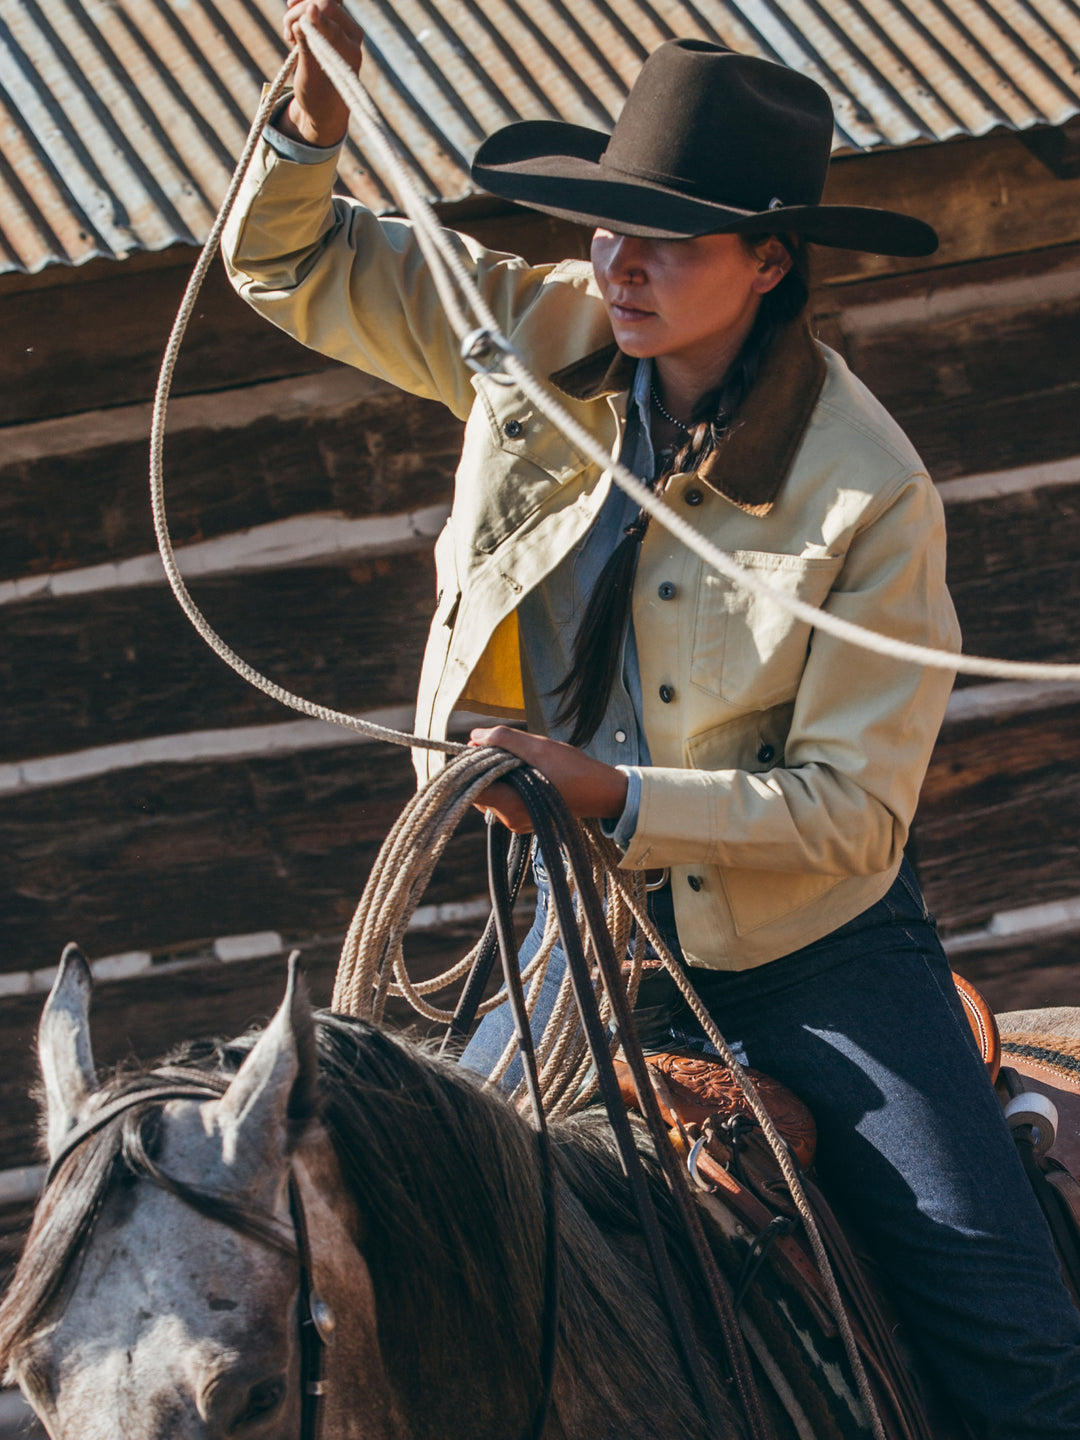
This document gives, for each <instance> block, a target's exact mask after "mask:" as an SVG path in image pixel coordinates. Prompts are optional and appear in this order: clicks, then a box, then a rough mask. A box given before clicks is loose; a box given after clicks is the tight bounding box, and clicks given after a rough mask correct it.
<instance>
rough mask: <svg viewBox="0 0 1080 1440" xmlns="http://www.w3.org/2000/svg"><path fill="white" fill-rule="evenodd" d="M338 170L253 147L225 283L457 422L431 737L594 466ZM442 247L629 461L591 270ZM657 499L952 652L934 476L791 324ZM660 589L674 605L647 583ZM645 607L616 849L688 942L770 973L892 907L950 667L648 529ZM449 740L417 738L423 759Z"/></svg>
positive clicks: (513, 708) (468, 689)
mask: <svg viewBox="0 0 1080 1440" xmlns="http://www.w3.org/2000/svg"><path fill="white" fill-rule="evenodd" d="M333 174H334V159H333V158H328V159H327V160H326V161H325V162H324V163H322V164H318V165H298V164H295V163H293V162H291V161H288V160H285V159H282V158H281V157H280V156H278V155H277V154H275V153H274V152H273V151H272V150H271V149H270V148H269V147H268V146H266V145H263V146H261V147H260V149H259V151H258V152H257V154H256V156H255V159H254V161H253V163H252V168H251V171H250V173H249V176H248V178H247V180H246V182H245V184H244V188H243V190H242V192H241V196H240V200H239V203H238V206H237V209H236V211H235V214H234V216H233V218H232V220H231V222H230V224H229V227H228V230H227V232H226V236H225V240H224V242H223V248H224V252H225V256H226V264H227V266H228V269H229V274H230V276H231V279H232V282H233V284H234V285H235V287H236V289H237V290H238V291H239V293H240V294H241V295H242V296H243V297H244V298H245V299H246V300H247V301H248V302H249V303H250V304H251V305H253V306H254V307H255V308H256V309H257V310H259V311H260V312H261V313H262V314H263V315H265V316H266V317H267V319H269V320H272V321H273V322H274V323H275V324H277V325H279V326H281V327H282V328H283V329H285V330H287V331H288V332H289V333H290V334H292V335H295V336H296V337H297V338H298V339H300V340H301V341H303V342H304V343H305V344H306V345H310V346H311V347H313V348H314V349H316V350H319V351H321V352H322V353H324V354H327V355H331V356H333V357H335V358H337V359H339V360H343V361H346V362H347V363H349V364H351V365H355V366H357V367H359V368H360V369H362V370H365V371H367V372H369V373H371V374H373V375H377V376H381V377H382V378H384V379H385V380H388V381H389V382H390V383H391V384H393V385H396V386H399V387H401V388H402V389H405V390H408V391H411V392H413V393H414V394H417V395H423V396H429V397H431V398H434V399H437V400H441V401H442V402H443V403H444V404H446V405H448V406H449V407H450V409H451V410H452V411H453V412H454V414H456V415H458V416H460V417H461V418H462V419H464V420H466V429H465V441H464V448H463V451H462V457H461V464H460V468H459V470H458V474H457V482H456V488H455V495H454V503H453V511H452V514H451V517H450V520H449V521H448V522H447V526H446V529H445V530H444V532H443V534H442V535H441V537H440V539H439V540H438V542H437V545H436V563H437V574H438V600H437V605H436V611H435V616H434V620H433V622H432V626H431V632H430V636H429V640H428V645H427V650H426V653H425V656H424V665H423V673H422V677H421V681H420V689H419V696H418V701H417V717H416V726H417V730H418V731H419V732H420V733H423V734H425V735H435V736H444V735H445V734H446V731H447V727H448V724H449V722H450V717H451V714H452V712H453V711H454V710H455V708H458V709H468V710H483V711H485V712H487V713H490V714H493V715H503V716H520V715H521V714H522V713H523V710H524V707H525V698H524V694H523V685H522V677H521V663H520V657H519V652H518V638H517V619H516V607H517V604H518V602H519V600H520V599H521V597H522V595H524V594H525V593H526V592H527V591H529V590H530V589H531V588H532V587H533V586H535V585H536V584H537V583H538V582H539V581H540V580H541V579H542V578H543V577H544V576H545V575H547V574H548V573H549V572H550V571H551V570H552V569H553V567H554V566H555V565H557V564H558V562H559V561H560V560H561V559H562V558H563V557H564V556H565V555H566V554H567V552H568V551H569V550H570V548H571V547H572V546H573V545H574V544H575V543H576V542H577V541H578V540H580V539H581V538H582V536H583V535H584V534H585V532H586V530H587V529H588V527H589V525H590V524H591V523H592V521H593V519H594V517H595V516H596V514H597V511H598V510H599V508H600V506H601V504H602V503H603V500H604V498H605V496H606V494H607V491H608V486H609V483H610V482H609V481H605V480H604V479H603V478H602V476H601V474H600V473H599V470H598V467H596V466H595V465H592V464H590V463H587V462H585V461H583V460H582V459H581V458H580V457H579V456H578V455H577V454H576V453H575V452H574V450H573V449H572V448H571V446H570V445H569V443H568V442H567V441H566V440H564V439H563V438H562V436H561V435H560V434H559V432H558V431H557V430H555V429H554V428H553V427H552V426H551V425H550V424H549V423H548V422H547V421H546V420H544V419H543V418H542V417H540V416H539V415H538V414H537V413H535V412H534V410H533V408H532V407H531V406H530V405H529V404H528V403H527V402H526V401H525V400H524V399H523V398H522V397H521V395H520V394H519V393H518V392H517V391H516V390H514V389H510V388H506V387H504V386H501V385H499V384H497V383H496V382H494V381H493V380H490V379H487V378H480V377H477V376H475V375H474V374H473V372H472V371H471V370H469V368H468V367H467V366H466V365H465V364H464V362H463V361H462V359H461V356H460V349H459V345H458V342H457V339H456V338H455V336H454V333H453V331H452V329H451V326H450V324H449V322H448V320H447V317H446V315H445V313H444V311H443V308H442V306H441V304H440V302H439V299H438V297H437V295H436V292H435V289H434V286H433V284H432V281H431V278H430V275H429V273H428V271H427V268H426V266H425V263H424V260H423V258H422V257H421V255H420V252H419V250H418V247H417V246H416V244H415V241H414V239H413V235H412V231H411V229H410V227H409V226H408V224H406V223H404V222H401V221H394V220H391V221H381V222H380V221H379V220H377V219H376V218H375V217H374V216H373V215H372V214H371V213H370V212H368V211H367V210H365V209H364V208H363V207H361V206H359V205H356V204H354V203H353V202H351V201H346V200H342V199H340V198H332V197H331V193H330V190H331V184H332V180H333ZM451 240H452V242H453V243H454V244H455V245H456V247H457V249H458V251H459V253H460V254H461V255H462V257H463V258H464V259H465V261H466V263H467V264H468V266H469V268H470V270H471V271H472V273H473V274H474V275H475V277H476V280H477V282H478V284H479V285H480V287H481V289H482V290H483V291H484V293H485V295H486V296H487V299H488V302H489V304H490V305H491V306H492V308H493V310H494V312H495V314H496V316H497V318H498V320H499V323H500V324H501V325H502V326H503V328H504V329H505V331H506V333H507V334H508V335H509V337H510V339H511V340H512V342H513V343H514V345H515V346H516V347H517V348H518V350H519V351H520V352H521V354H522V355H523V356H524V357H525V359H526V361H527V362H528V363H529V365H530V366H531V368H532V369H533V370H534V372H536V373H537V374H540V375H542V376H550V377H551V378H552V380H553V383H554V384H555V385H556V386H557V387H558V389H559V390H560V391H561V392H562V396H563V398H564V400H565V401H566V403H567V404H568V405H569V407H570V408H571V410H572V411H573V413H574V414H575V415H576V416H577V418H578V419H579V420H581V421H582V423H583V424H585V425H586V426H588V427H589V428H590V429H591V430H592V431H593V433H594V434H596V435H598V436H600V437H601V438H602V439H603V441H604V444H605V446H606V447H607V448H608V449H609V450H610V451H611V453H612V454H613V455H614V454H617V453H618V451H619V447H620V443H621V438H622V427H623V419H624V415H625V410H626V399H627V391H628V386H629V383H630V380H631V378H632V374H633V363H634V362H631V361H627V359H626V357H623V356H621V355H620V354H619V353H618V352H617V351H616V350H615V348H614V346H613V344H612V340H611V332H610V329H609V327H608V324H607V319H606V316H605V313H604V310H603V306H602V304H601V301H600V298H599V295H598V292H597V289H596V285H595V282H594V280H593V276H592V271H591V268H590V266H589V265H588V264H585V263H583V262H580V261H570V262H564V263H562V264H559V265H555V266H550V265H547V266H530V265H529V264H527V263H526V262H525V261H524V260H522V259H520V258H518V257H515V256H511V255H503V254H499V253H495V252H492V251H489V250H485V249H484V248H483V247H482V246H480V245H478V244H476V243H475V242H474V241H472V240H470V239H467V238H465V237H463V236H459V235H451ZM667 494H668V499H669V500H670V502H671V504H672V505H674V506H676V507H677V508H679V509H680V510H681V511H682V513H683V514H685V515H687V516H688V517H689V518H690V519H691V520H692V521H693V523H694V524H695V525H696V526H697V527H698V528H699V529H700V530H701V531H702V532H703V533H704V534H705V535H707V536H708V537H709V538H710V539H711V540H713V541H714V542H715V543H716V544H718V545H720V546H721V547H722V548H724V549H725V550H728V551H731V552H734V553H735V555H736V556H737V558H738V559H739V560H741V562H742V563H743V564H744V565H748V566H751V567H753V568H754V569H756V570H758V571H760V572H763V573H766V574H767V575H768V576H769V577H770V579H771V580H772V581H773V582H774V583H775V584H777V585H779V586H781V587H782V588H784V589H785V590H787V591H789V592H790V593H792V594H795V595H799V596H801V597H802V598H804V599H806V600H809V601H811V602H813V603H814V604H817V605H823V606H825V607H826V608H827V609H829V610H830V611H832V612H834V613H835V614H837V615H842V616H844V617H845V618H847V619H849V620H853V621H856V622H858V623H859V624H862V625H865V626H868V627H870V628H872V629H874V630H878V631H882V632H884V633H886V634H889V635H893V636H898V637H901V638H903V639H905V640H911V641H915V642H918V643H920V644H924V645H930V646H934V647H938V648H945V649H954V650H955V649H956V648H958V644H959V634H958V628H957V624H956V618H955V614H954V611H953V607H952V604H951V602H950V600H949V596H948V592H947V591H946V588H945V538H944V523H943V512H942V507H941V504H940V501H939V500H938V497H937V494H936V492H935V490H934V487H933V485H932V483H931V482H930V480H929V478H928V477H927V475H926V473H925V470H924V469H923V466H922V464H921V462H920V460H919V457H918V455H917V454H916V453H915V451H914V450H913V448H912V446H911V444H910V443H909V441H908V440H907V439H906V437H905V436H904V434H903V433H902V431H901V430H900V429H899V428H898V426H897V425H896V424H895V423H894V422H893V421H892V420H891V419H890V417H889V416H888V414H887V413H886V412H885V411H884V410H883V409H882V407H881V406H880V405H879V404H878V402H877V401H876V400H875V399H874V398H873V396H872V395H871V394H870V393H869V392H868V391H867V390H866V389H865V387H864V386H863V385H862V384H861V383H860V382H859V381H858V380H856V379H855V378H854V376H852V374H851V373H850V372H849V370H848V369H847V367H846V365H845V364H844V362H843V361H842V360H841V359H840V358H839V357H838V356H837V355H835V354H834V353H832V352H831V351H829V350H827V349H825V348H824V347H822V346H819V345H818V344H817V343H816V342H814V341H813V340H812V339H811V338H810V336H809V333H808V331H807V330H806V329H805V327H802V326H794V327H792V328H791V329H790V330H789V331H788V333H787V335H786V336H785V337H784V338H783V340H782V341H781V342H780V343H779V344H778V345H777V346H776V347H774V350H773V352H772V354H771V355H770V357H769V359H768V361H767V363H766V366H765V367H764V370H763V374H762V376H761V379H760V381H759V383H758V384H757V386H756V388H755V390H754V392H753V393H752V395H751V396H750V398H749V399H748V400H747V402H746V404H745V405H744V407H743V410H742V412H741V414H740V424H739V426H738V427H737V429H736V430H735V432H734V433H733V434H732V436H731V437H730V438H729V439H728V441H727V442H726V443H725V444H724V445H723V446H722V447H720V449H719V450H717V451H716V452H715V453H714V455H713V456H712V457H711V459H710V461H709V462H708V463H707V464H706V466H705V467H703V469H702V471H701V472H700V473H698V474H688V475H683V476H678V477H676V478H675V479H674V480H673V481H672V482H671V484H670V486H669V488H668V492H667ZM663 581H667V582H671V583H672V584H674V586H675V592H674V596H673V598H671V599H667V600H663V599H661V598H660V597H659V596H658V593H657V592H658V587H659V585H660V584H661V582H663ZM665 593H667V592H666V591H665ZM634 626H635V632H636V636H637V646H638V652H639V657H640V664H641V677H642V686H643V696H644V707H643V708H644V715H643V720H644V726H645V733H646V736H647V738H648V742H649V748H650V752H651V757H652V765H651V766H650V767H648V768H647V769H645V771H644V779H643V787H642V798H641V809H640V815H639V818H638V823H637V828H636V831H635V834H634V836H633V839H632V842H631V844H630V847H629V849H628V850H627V853H626V856H625V859H624V862H623V863H624V864H625V865H626V866H627V867H629V868H641V867H655V866H663V865H670V866H671V871H672V886H673V890H674V897H675V911H676V920H677V924H678V931H679V937H680V940H681V942H682V945H683V948H684V950H685V952H686V955H687V958H688V959H689V961H690V962H691V963H692V964H697V965H704V966H709V967H712V968H717V969H744V968H748V967H750V966H754V965H759V964H762V963H764V962H765V961H768V960H773V959H776V958H777V957H779V956H781V955H785V954H788V953H790V952H791V951H792V950H795V949H797V948H799V947H800V946H802V945H805V944H808V943H809V942H811V941H813V940H816V939H818V938H820V937H822V936H823V935H826V934H828V933H829V931H831V930H833V929H835V928H836V927H837V926H838V925H841V924H843V923H844V922H846V921H847V920H850V919H852V918H853V917H854V916H855V915H857V914H859V913H860V912H861V911H862V910H864V909H865V908H866V907H867V906H869V905H871V904H872V903H874V901H876V900H878V899H880V897H881V896H882V895H883V894H884V893H885V891H886V890H887V889H888V887H889V885H890V884H891V882H892V879H893V877H894V875H895V873H896V870H897V867H898V865H899V863H900V859H901V852H902V847H903V845H904V842H905V839H906V837H907V833H908V826H909V824H910V822H911V818H912V815H913V813H914V810H915V805H916V801H917V799H918V794H919V787H920V785H921V783H922V779H923V775H924V773H925V769H926V765H927V763H928V760H929V756H930V751H931V748H932V746H933V743H934V739H935V737H936V735H937V731H938V728H939V726H940V723H941V719H942V715H943V713H944V709H945V704H946V700H947V698H948V693H949V689H950V685H951V676H949V675H948V674H945V673H943V672H941V671H933V670H924V669H922V668H920V667H918V666H915V665H911V664H899V663H897V662H894V661H891V660H885V659H881V658H879V657H877V656H875V655H872V654H870V653H868V652H866V651H864V650H861V649H855V648H853V647H852V646H850V645H846V644H843V643H840V642H838V641H835V640H832V639H830V638H829V637H828V636H826V635H824V634H822V633H821V632H819V631H815V632H814V633H812V634H811V633H810V631H809V630H808V627H806V626H805V625H803V624H801V623H799V622H796V621H794V620H793V619H792V618H791V617H790V616H789V615H788V614H787V613H786V612H785V611H784V610H782V609H781V608H780V607H779V606H777V605H775V604H771V603H769V602H768V601H763V600H759V599H757V598H755V597H753V596H751V595H749V594H748V593H747V592H746V591H743V590H740V589H738V588H737V587H734V586H732V585H731V584H730V583H729V582H728V581H726V580H724V579H723V578H721V577H720V576H719V575H717V574H715V573H714V572H712V571H710V570H709V569H708V568H707V567H705V566H703V564H702V562H701V561H699V560H697V559H696V558H695V557H694V556H693V555H692V554H691V553H690V552H689V551H687V550H686V549H685V548H684V547H683V546H681V545H680V544H678V543H677V542H675V541H674V540H672V539H671V538H670V536H669V535H668V533H667V532H666V531H665V530H663V529H662V528H661V527H660V526H659V525H657V524H655V523H654V524H653V525H651V526H650V528H649V531H648V533H647V535H646V537H645V541H644V545H643V549H642V554H641V559H640V564H639V569H638V575H637V580H636V584H635V590H634ZM662 694H663V695H664V696H665V697H667V696H670V698H669V699H662V698H661V695H662ZM440 758H441V757H438V756H436V755H433V754H432V753H430V752H420V753H419V754H418V756H417V767H418V771H419V774H420V776H421V778H424V777H425V776H426V775H427V774H428V773H430V770H431V768H432V767H434V766H437V765H438V764H439V763H440Z"/></svg>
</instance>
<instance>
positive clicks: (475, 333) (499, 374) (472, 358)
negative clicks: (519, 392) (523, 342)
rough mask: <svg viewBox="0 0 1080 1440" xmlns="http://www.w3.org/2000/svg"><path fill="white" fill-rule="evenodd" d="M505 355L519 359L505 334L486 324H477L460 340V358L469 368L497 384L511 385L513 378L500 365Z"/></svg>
mask: <svg viewBox="0 0 1080 1440" xmlns="http://www.w3.org/2000/svg"><path fill="white" fill-rule="evenodd" d="M507 355H513V356H514V358H515V359H516V360H521V356H520V355H519V354H518V352H517V351H516V350H515V349H514V347H513V345H511V344H510V341H509V340H507V338H506V336H505V335H501V334H499V332H498V331H495V330H491V329H490V328H489V327H488V326H487V325H478V326H477V327H476V329H475V330H470V331H469V333H468V334H467V335H466V336H465V338H464V340H462V342H461V358H462V359H463V360H464V361H465V364H466V365H468V367H469V369H470V370H475V371H476V373H477V374H478V375H487V376H488V377H489V378H490V379H492V380H494V381H495V382H496V384H498V385H506V386H511V387H512V386H513V384H514V378H513V376H512V375H508V374H507V372H506V370H505V369H504V368H503V367H502V361H503V359H504V358H505V357H506V356H507Z"/></svg>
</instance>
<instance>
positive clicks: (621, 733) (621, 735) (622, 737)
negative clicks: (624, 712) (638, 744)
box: [615, 730, 626, 745]
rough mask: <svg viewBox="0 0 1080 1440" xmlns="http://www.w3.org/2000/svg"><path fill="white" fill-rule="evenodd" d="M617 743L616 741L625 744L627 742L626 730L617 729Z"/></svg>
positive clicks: (618, 743)
mask: <svg viewBox="0 0 1080 1440" xmlns="http://www.w3.org/2000/svg"><path fill="white" fill-rule="evenodd" d="M615 743H616V744H617V745H625V744H626V731H625V730H616V731H615Z"/></svg>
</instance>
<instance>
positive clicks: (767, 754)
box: [757, 745, 776, 765]
mask: <svg viewBox="0 0 1080 1440" xmlns="http://www.w3.org/2000/svg"><path fill="white" fill-rule="evenodd" d="M775 756H776V751H775V750H774V749H773V747H772V746H771V745H762V747H761V749H760V750H759V751H758V752H757V758H758V763H759V764H760V765H768V764H769V762H770V760H772V759H774V758H775Z"/></svg>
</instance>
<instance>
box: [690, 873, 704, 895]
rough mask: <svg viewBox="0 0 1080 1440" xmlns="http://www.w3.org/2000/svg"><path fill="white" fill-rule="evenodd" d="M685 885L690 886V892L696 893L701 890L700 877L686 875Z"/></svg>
mask: <svg viewBox="0 0 1080 1440" xmlns="http://www.w3.org/2000/svg"><path fill="white" fill-rule="evenodd" d="M686 883H687V884H688V885H689V886H690V889H691V890H693V891H695V892H696V891H698V890H700V889H701V885H702V880H701V876H700V875H687V877H686Z"/></svg>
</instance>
